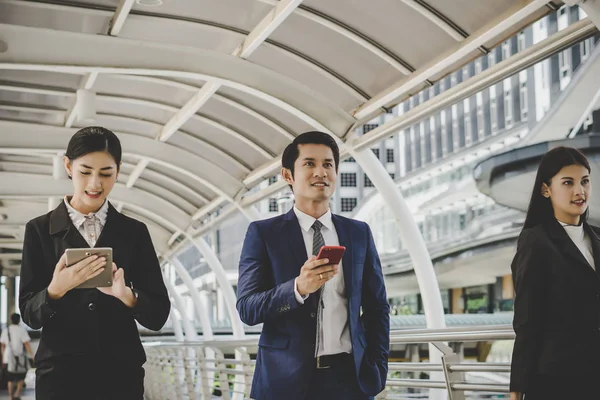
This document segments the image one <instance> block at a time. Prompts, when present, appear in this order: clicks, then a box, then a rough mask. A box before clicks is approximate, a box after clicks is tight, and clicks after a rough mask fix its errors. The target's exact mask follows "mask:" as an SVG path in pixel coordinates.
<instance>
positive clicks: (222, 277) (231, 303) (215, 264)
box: [184, 233, 245, 339]
mask: <svg viewBox="0 0 600 400" xmlns="http://www.w3.org/2000/svg"><path fill="white" fill-rule="evenodd" d="M184 234H185V236H186V237H187V239H188V240H189V241H190V242H191V243H193V244H194V245H195V246H196V248H197V249H198V250H199V251H200V253H201V254H202V255H203V256H204V259H205V260H206V262H207V263H208V266H209V267H210V269H211V270H212V272H214V274H215V279H216V281H217V283H218V285H219V287H220V288H221V290H222V291H223V297H224V300H225V304H226V306H227V312H228V313H229V319H230V320H231V328H232V330H233V336H234V338H236V339H241V338H243V337H244V336H245V333H244V325H243V324H242V320H241V319H240V316H239V315H238V312H237V309H236V307H235V303H236V297H235V292H234V291H233V286H232V285H231V282H229V279H227V274H226V273H225V269H224V268H223V265H222V264H221V261H219V258H218V257H217V255H216V254H215V252H214V251H213V250H212V249H211V248H210V246H209V245H208V243H206V240H204V239H202V238H201V237H199V238H193V237H192V236H191V235H190V234H188V233H184Z"/></svg>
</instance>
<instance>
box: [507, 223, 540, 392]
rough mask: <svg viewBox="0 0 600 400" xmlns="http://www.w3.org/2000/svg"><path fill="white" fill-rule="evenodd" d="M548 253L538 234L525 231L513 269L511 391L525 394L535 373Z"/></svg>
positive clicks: (520, 237) (519, 242)
mask: <svg viewBox="0 0 600 400" xmlns="http://www.w3.org/2000/svg"><path fill="white" fill-rule="evenodd" d="M545 254H547V252H546V251H545V250H544V248H543V247H542V244H541V243H540V241H539V239H538V238H537V237H536V234H535V232H533V231H532V230H524V231H523V232H522V233H521V235H520V236H519V240H518V244H517V253H516V255H515V258H514V259H513V262H512V265H511V268H512V275H513V280H514V284H515V305H514V319H513V327H514V330H515V333H516V338H515V344H514V348H513V356H512V365H511V375H510V391H511V392H522V393H526V392H527V389H528V387H529V384H530V383H531V379H532V377H533V375H534V374H535V368H536V363H537V360H538V356H539V350H540V338H541V336H542V333H543V325H542V324H543V322H542V321H543V320H542V318H543V315H544V311H545V304H546V301H545V293H546V284H547V279H546V276H545V274H544V265H545V264H546V263H547V259H546V257H545Z"/></svg>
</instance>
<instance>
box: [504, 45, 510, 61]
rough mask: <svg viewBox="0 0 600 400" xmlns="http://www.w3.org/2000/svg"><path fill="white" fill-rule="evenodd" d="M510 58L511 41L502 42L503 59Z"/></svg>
mask: <svg viewBox="0 0 600 400" xmlns="http://www.w3.org/2000/svg"><path fill="white" fill-rule="evenodd" d="M508 58H510V43H509V42H504V43H502V59H503V60H506V59H508Z"/></svg>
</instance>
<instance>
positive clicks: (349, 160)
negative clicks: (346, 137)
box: [344, 157, 356, 162]
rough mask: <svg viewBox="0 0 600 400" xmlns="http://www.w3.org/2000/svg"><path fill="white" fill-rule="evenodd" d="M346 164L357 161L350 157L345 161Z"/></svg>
mask: <svg viewBox="0 0 600 400" xmlns="http://www.w3.org/2000/svg"><path fill="white" fill-rule="evenodd" d="M344 162H356V160H355V159H354V157H348V158H346V159H345V160H344Z"/></svg>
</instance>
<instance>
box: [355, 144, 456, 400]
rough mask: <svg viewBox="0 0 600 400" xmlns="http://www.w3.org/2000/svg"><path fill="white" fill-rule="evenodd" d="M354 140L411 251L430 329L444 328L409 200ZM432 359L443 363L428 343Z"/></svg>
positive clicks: (439, 376) (433, 395)
mask: <svg viewBox="0 0 600 400" xmlns="http://www.w3.org/2000/svg"><path fill="white" fill-rule="evenodd" d="M355 139H356V137H355V136H353V137H351V138H349V139H348V144H349V146H348V151H349V152H350V155H351V156H352V157H354V159H355V160H356V161H357V162H358V164H359V165H360V166H361V168H362V169H363V170H364V171H365V172H366V173H367V175H368V176H369V178H370V179H371V181H372V182H373V184H374V185H375V188H376V189H377V191H378V192H379V193H380V194H381V197H382V198H383V200H384V201H385V203H386V205H387V206H388V207H389V208H390V210H392V212H393V213H394V217H395V218H396V222H397V223H398V230H399V232H400V239H401V240H402V243H404V245H405V246H406V249H407V250H408V253H409V255H410V258H411V260H412V263H413V266H414V270H415V274H416V276H417V282H418V283H419V289H420V291H421V297H422V298H423V309H424V312H425V320H426V322H427V328H429V329H440V328H445V327H446V320H445V318H444V308H443V305H442V295H441V293H440V287H439V284H438V281H437V277H436V276H435V271H434V269H433V264H432V262H431V259H430V256H429V252H428V250H427V246H426V245H425V240H424V239H423V236H422V235H421V232H420V231H419V227H418V225H417V223H416V222H415V220H414V218H413V216H412V214H411V212H410V209H409V208H408V205H407V204H406V201H405V200H404V198H403V197H402V194H401V193H400V189H399V188H398V187H396V185H395V184H394V181H393V180H392V178H391V177H390V175H389V174H388V173H387V171H386V170H385V168H384V167H383V165H382V164H381V163H380V162H379V159H378V158H377V157H376V156H375V154H373V152H372V151H371V150H370V149H369V148H367V149H362V150H354V149H353V146H352V141H353V140H355ZM429 358H430V360H431V362H432V363H441V362H442V354H441V353H440V352H439V351H438V349H437V348H436V347H435V346H433V345H429ZM430 376H431V379H432V380H443V373H439V372H437V373H432V374H431V375H430ZM429 398H430V399H442V398H445V392H443V391H440V390H430V397H429Z"/></svg>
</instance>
